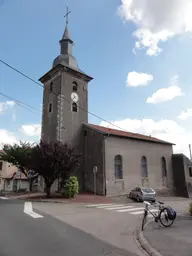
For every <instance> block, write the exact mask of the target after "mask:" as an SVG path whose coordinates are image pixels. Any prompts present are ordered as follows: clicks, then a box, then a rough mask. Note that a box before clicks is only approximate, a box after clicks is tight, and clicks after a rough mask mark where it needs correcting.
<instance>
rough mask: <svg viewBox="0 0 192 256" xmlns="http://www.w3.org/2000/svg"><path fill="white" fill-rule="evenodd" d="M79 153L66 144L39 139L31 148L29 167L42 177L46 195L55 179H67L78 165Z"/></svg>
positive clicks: (49, 194)
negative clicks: (38, 142)
mask: <svg viewBox="0 0 192 256" xmlns="http://www.w3.org/2000/svg"><path fill="white" fill-rule="evenodd" d="M80 159H81V155H80V154H78V153H77V152H75V149H74V148H71V147H70V146H68V145H67V144H63V143H60V142H55V143H47V142H43V141H41V142H40V144H38V145H36V146H34V147H33V149H32V160H33V161H32V163H31V169H32V170H34V171H35V173H38V174H39V175H40V176H42V177H43V178H44V181H45V185H46V193H47V197H50V196H51V192H50V189H51V186H52V184H53V183H54V181H55V180H57V179H59V178H62V180H67V179H68V178H69V176H70V174H71V173H72V172H73V171H74V170H75V168H76V167H77V166H78V165H79V163H80Z"/></svg>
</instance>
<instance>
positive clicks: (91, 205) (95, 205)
mask: <svg viewBox="0 0 192 256" xmlns="http://www.w3.org/2000/svg"><path fill="white" fill-rule="evenodd" d="M108 205H111V206H112V205H115V204H88V205H86V207H97V206H108Z"/></svg>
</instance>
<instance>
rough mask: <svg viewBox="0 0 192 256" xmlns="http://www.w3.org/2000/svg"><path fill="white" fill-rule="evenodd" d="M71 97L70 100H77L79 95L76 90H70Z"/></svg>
mask: <svg viewBox="0 0 192 256" xmlns="http://www.w3.org/2000/svg"><path fill="white" fill-rule="evenodd" d="M71 99H72V101H74V102H77V101H78V100H79V96H78V95H77V93H76V92H72V93H71Z"/></svg>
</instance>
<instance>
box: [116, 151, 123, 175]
mask: <svg viewBox="0 0 192 256" xmlns="http://www.w3.org/2000/svg"><path fill="white" fill-rule="evenodd" d="M122 167H123V164H122V157H121V156H120V155H116V156H115V179H116V180H118V179H123V168H122Z"/></svg>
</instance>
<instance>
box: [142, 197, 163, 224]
mask: <svg viewBox="0 0 192 256" xmlns="http://www.w3.org/2000/svg"><path fill="white" fill-rule="evenodd" d="M144 203H145V210H144V214H145V215H146V216H147V215H148V213H150V214H151V215H152V216H153V218H154V220H155V221H156V222H158V219H159V214H160V211H161V210H162V208H163V206H161V205H160V204H159V205H158V208H159V209H158V214H156V213H153V212H151V211H150V210H149V206H151V205H152V204H151V203H149V202H144Z"/></svg>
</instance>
